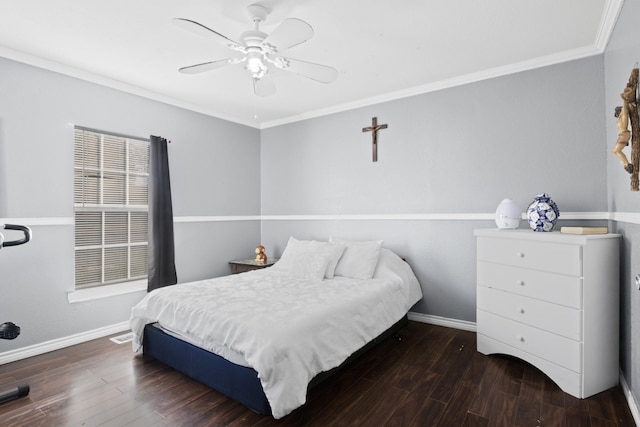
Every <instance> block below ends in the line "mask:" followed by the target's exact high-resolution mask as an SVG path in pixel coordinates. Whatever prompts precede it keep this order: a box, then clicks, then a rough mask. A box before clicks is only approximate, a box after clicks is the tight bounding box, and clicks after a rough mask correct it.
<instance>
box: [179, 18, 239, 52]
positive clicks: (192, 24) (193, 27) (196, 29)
mask: <svg viewBox="0 0 640 427" xmlns="http://www.w3.org/2000/svg"><path fill="white" fill-rule="evenodd" d="M171 21H173V23H174V24H175V25H176V26H178V27H180V28H183V29H185V30H187V31H189V32H191V33H193V34H197V35H199V36H203V37H210V38H213V39H215V40H216V41H217V42H218V43H222V44H224V45H225V46H228V47H230V48H231V49H235V50H240V51H242V50H243V49H244V47H243V46H242V45H241V44H240V43H238V42H235V41H233V40H231V39H230V38H229V37H227V36H225V35H222V34H220V33H219V32H217V31H214V30H212V29H211V28H209V27H206V26H204V25H202V24H200V23H198V22H196V21H192V20H191V19H186V18H173V19H172V20H171Z"/></svg>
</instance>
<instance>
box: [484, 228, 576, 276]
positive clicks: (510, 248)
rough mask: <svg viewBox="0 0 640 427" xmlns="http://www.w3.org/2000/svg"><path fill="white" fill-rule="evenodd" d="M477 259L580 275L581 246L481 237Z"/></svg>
mask: <svg viewBox="0 0 640 427" xmlns="http://www.w3.org/2000/svg"><path fill="white" fill-rule="evenodd" d="M478 260H479V261H487V262H493V263H497V264H506V265H511V266H515V267H523V268H531V269H536V270H541V271H548V272H552V273H560V274H567V275H572V276H582V246H581V245H574V244H558V243H548V242H540V241H533V240H514V239H500V238H490V237H482V238H479V239H478Z"/></svg>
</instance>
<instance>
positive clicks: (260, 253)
mask: <svg viewBox="0 0 640 427" xmlns="http://www.w3.org/2000/svg"><path fill="white" fill-rule="evenodd" d="M265 262H267V254H265V253H264V246H262V245H260V246H258V247H257V248H256V264H264V263H265Z"/></svg>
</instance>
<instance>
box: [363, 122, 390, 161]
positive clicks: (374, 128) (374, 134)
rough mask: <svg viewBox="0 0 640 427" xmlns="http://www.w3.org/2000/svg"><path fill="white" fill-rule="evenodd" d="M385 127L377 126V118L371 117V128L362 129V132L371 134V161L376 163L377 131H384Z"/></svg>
mask: <svg viewBox="0 0 640 427" xmlns="http://www.w3.org/2000/svg"><path fill="white" fill-rule="evenodd" d="M386 128H387V125H379V124H378V118H377V117H372V118H371V126H368V127H366V128H362V132H371V139H372V141H371V144H372V145H371V149H372V150H373V161H374V162H377V161H378V131H379V130H380V129H386Z"/></svg>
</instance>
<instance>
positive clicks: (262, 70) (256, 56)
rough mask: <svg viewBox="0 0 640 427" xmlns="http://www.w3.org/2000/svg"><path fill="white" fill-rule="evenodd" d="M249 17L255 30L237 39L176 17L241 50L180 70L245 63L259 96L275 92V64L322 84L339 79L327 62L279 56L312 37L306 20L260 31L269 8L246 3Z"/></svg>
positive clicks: (187, 71)
mask: <svg viewBox="0 0 640 427" xmlns="http://www.w3.org/2000/svg"><path fill="white" fill-rule="evenodd" d="M247 10H248V13H249V18H250V19H251V21H252V22H253V24H254V29H253V30H249V31H245V32H244V33H242V35H241V36H240V42H236V41H234V40H232V39H230V38H228V37H226V36H224V35H222V34H220V33H218V32H217V31H214V30H212V29H211V28H209V27H206V26H204V25H202V24H200V23H198V22H196V21H193V20H191V19H186V18H174V19H173V22H174V23H175V24H176V25H177V26H179V27H181V28H184V29H186V30H188V31H190V32H192V33H195V34H198V35H201V36H205V37H210V38H213V39H214V40H216V41H217V42H218V43H222V44H224V45H225V46H227V47H228V48H230V49H232V50H235V51H237V52H240V54H241V55H238V56H234V57H231V58H227V59H220V60H217V61H209V62H203V63H201V64H195V65H189V66H187V67H182V68H180V69H179V70H178V71H180V72H181V73H184V74H197V73H202V72H205V71H211V70H215V69H218V68H222V67H224V66H227V65H239V64H244V69H245V70H246V71H247V72H248V73H249V75H250V76H251V78H252V80H253V90H254V93H255V94H256V95H258V96H267V95H272V94H274V93H275V92H276V86H275V83H274V81H273V78H272V75H271V73H270V71H271V69H272V68H273V67H275V68H277V69H281V70H284V71H291V72H293V73H296V74H299V75H301V76H304V77H307V78H309V79H312V80H315V81H317V82H321V83H331V82H333V81H334V80H336V79H337V78H338V70H336V69H335V68H333V67H330V66H327V65H321V64H316V63H313V62H307V61H301V60H298V59H292V58H287V57H284V56H281V55H280V52H282V51H285V50H287V49H290V48H292V47H294V46H297V45H299V44H302V43H304V42H306V41H307V40H309V39H311V37H313V28H311V25H309V24H307V23H306V22H305V21H303V20H301V19H297V18H288V19H285V20H284V21H282V23H281V24H280V25H279V26H278V27H277V28H276V29H275V30H273V31H272V32H271V34H266V33H263V32H262V31H260V28H259V26H260V23H261V22H263V21H264V20H265V19H266V18H267V15H268V10H267V9H266V8H265V7H264V6H262V5H259V4H252V5H249V6H247Z"/></svg>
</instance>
